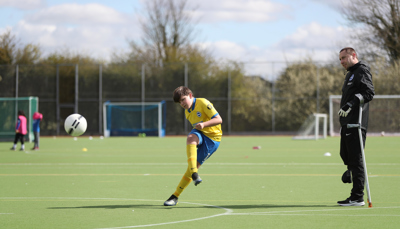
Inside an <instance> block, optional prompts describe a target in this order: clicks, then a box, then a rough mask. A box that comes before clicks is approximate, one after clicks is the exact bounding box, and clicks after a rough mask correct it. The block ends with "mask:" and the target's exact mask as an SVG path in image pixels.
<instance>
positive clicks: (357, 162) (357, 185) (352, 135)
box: [340, 126, 367, 200]
mask: <svg viewBox="0 0 400 229" xmlns="http://www.w3.org/2000/svg"><path fill="white" fill-rule="evenodd" d="M361 135H362V140H363V146H364V148H365V140H366V138H367V131H366V130H364V129H361ZM340 136H341V138H340V157H341V158H342V160H343V162H344V164H345V165H347V168H348V170H350V171H351V176H352V181H353V189H352V190H351V196H350V198H351V199H352V200H360V199H362V200H363V196H364V185H365V174H364V166H363V160H362V152H361V147H360V140H359V135H358V129H357V128H350V129H349V128H347V126H342V128H341V131H340Z"/></svg>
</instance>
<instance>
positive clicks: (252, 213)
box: [229, 206, 400, 215]
mask: <svg viewBox="0 0 400 229" xmlns="http://www.w3.org/2000/svg"><path fill="white" fill-rule="evenodd" d="M388 208H400V206H394V207H372V208H366V207H359V208H357V207H355V208H345V207H343V208H341V209H317V210H296V211H269V212H249V213H231V214H229V215H255V214H260V215H262V214H281V213H303V212H329V211H360V210H368V211H372V210H374V209H388Z"/></svg>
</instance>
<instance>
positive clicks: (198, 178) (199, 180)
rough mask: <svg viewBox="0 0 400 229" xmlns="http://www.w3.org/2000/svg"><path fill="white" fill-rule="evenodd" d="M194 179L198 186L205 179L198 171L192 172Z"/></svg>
mask: <svg viewBox="0 0 400 229" xmlns="http://www.w3.org/2000/svg"><path fill="white" fill-rule="evenodd" d="M192 179H193V183H194V185H195V186H197V185H198V184H200V183H201V182H202V181H203V180H202V179H201V178H200V176H199V174H198V173H193V174H192Z"/></svg>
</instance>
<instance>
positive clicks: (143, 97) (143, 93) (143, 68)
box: [141, 64, 145, 129]
mask: <svg viewBox="0 0 400 229" xmlns="http://www.w3.org/2000/svg"><path fill="white" fill-rule="evenodd" d="M144 77H145V64H142V98H141V100H142V129H144V128H145V126H144V123H145V113H144V102H145V81H144V80H145V79H144Z"/></svg>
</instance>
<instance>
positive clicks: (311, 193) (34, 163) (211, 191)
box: [0, 136, 400, 229]
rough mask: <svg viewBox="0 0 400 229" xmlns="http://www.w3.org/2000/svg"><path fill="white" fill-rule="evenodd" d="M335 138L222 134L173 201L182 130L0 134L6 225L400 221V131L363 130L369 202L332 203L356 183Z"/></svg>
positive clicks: (1, 216) (1, 222)
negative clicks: (30, 137) (169, 133)
mask: <svg viewBox="0 0 400 229" xmlns="http://www.w3.org/2000/svg"><path fill="white" fill-rule="evenodd" d="M339 141H340V138H338V137H330V138H328V139H325V140H318V141H313V140H292V139H291V138H290V137H250V136H248V137H239V136H237V137H236V136H235V137H223V140H222V142H221V146H220V148H219V149H218V151H217V152H216V153H215V154H214V155H213V156H212V157H211V158H210V159H209V160H207V161H206V162H205V164H204V165H203V166H202V167H201V168H200V170H199V174H200V176H201V177H202V178H203V183H202V184H200V185H199V186H197V187H195V186H194V185H193V184H190V185H189V187H188V188H187V189H186V190H185V191H184V192H183V193H182V195H181V196H180V198H179V204H178V205H177V206H175V207H165V206H163V202H164V201H165V200H166V199H167V198H168V197H169V196H170V195H171V194H172V193H173V192H174V191H175V188H176V186H177V185H178V183H179V181H180V179H181V177H182V175H183V173H184V172H185V171H186V167H187V164H186V147H185V144H186V139H185V137H165V138H153V137H145V138H138V137H135V138H107V139H100V138H99V137H93V139H89V138H88V137H78V138H77V140H74V139H73V138H72V137H65V138H52V137H47V138H44V137H42V138H41V146H40V150H38V151H32V150H29V149H30V148H32V145H33V144H32V143H26V148H27V149H28V150H26V151H11V150H9V148H11V146H12V143H10V142H8V143H5V142H2V143H0V185H1V187H0V228H18V229H24V228H27V229H28V228H29V229H30V228H41V229H42V228H43V229H46V228H52V229H53V228H85V229H86V228H137V227H154V228H260V227H261V228H304V229H306V228H307V229H308V228H335V229H336V228H351V229H356V228H397V227H398V225H400V198H399V197H398V193H399V190H400V189H399V188H400V150H399V148H400V138H398V137H368V138H367V144H366V149H365V153H366V155H367V156H366V159H367V165H368V173H369V181H370V188H371V196H372V204H373V207H372V208H368V207H367V206H364V207H340V206H338V205H337V204H336V201H338V200H344V199H346V198H347V197H348V196H349V195H350V190H351V185H350V184H343V183H342V182H341V175H342V173H343V172H344V171H345V169H346V167H345V166H344V165H343V163H342V161H341V159H340V156H339ZM254 146H260V147H261V148H260V149H253V147H254ZM18 147H19V145H18ZM84 148H86V149H87V150H86V151H84V150H83V149H84ZM326 152H330V153H331V155H332V156H324V154H325V153H326ZM365 202H367V195H365Z"/></svg>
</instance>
